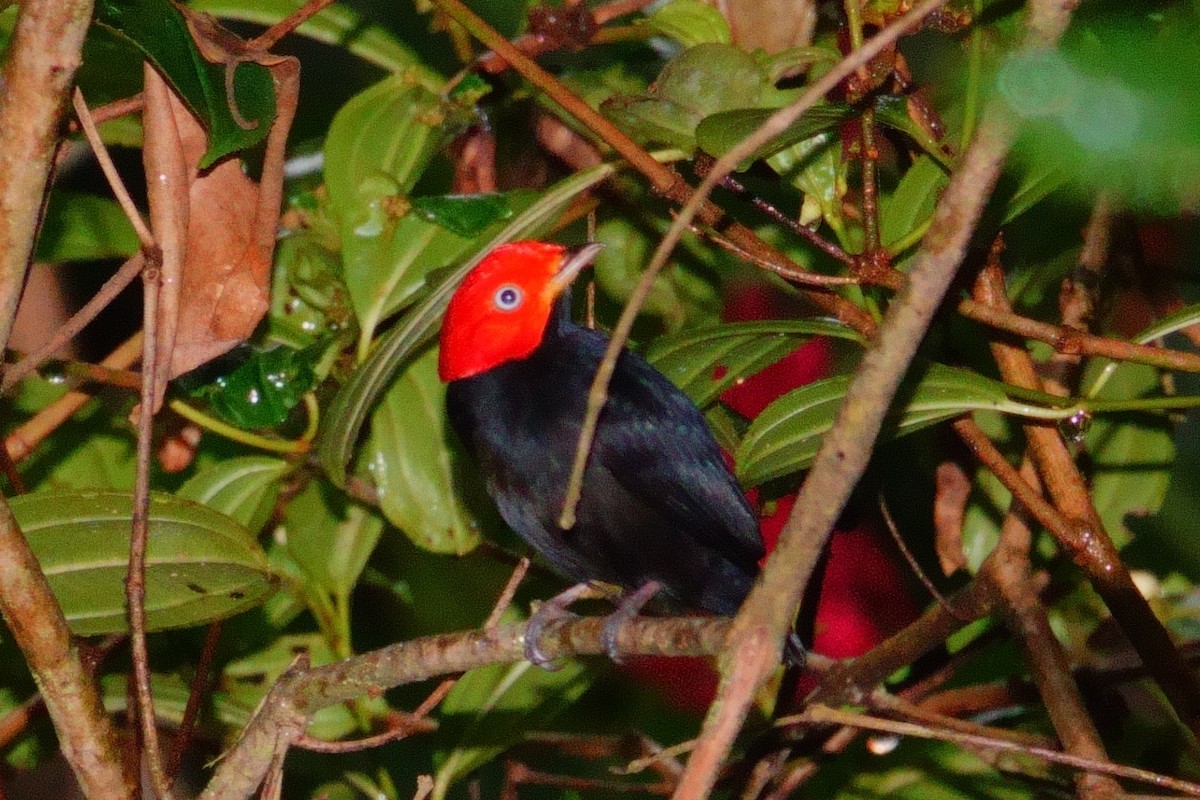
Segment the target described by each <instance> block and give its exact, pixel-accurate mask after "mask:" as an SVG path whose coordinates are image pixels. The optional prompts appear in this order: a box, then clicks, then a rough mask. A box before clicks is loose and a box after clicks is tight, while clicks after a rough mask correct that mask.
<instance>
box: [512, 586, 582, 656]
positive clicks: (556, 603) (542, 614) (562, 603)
mask: <svg viewBox="0 0 1200 800" xmlns="http://www.w3.org/2000/svg"><path fill="white" fill-rule="evenodd" d="M595 596H596V590H595V588H594V587H593V586H592V585H591V584H590V583H579V584H576V585H575V586H572V587H571V588H570V589H567V590H566V591H565V592H559V593H558V594H556V595H554V597H551V598H550V599H549V600H547V601H545V602H544V603H542V604H541V605H539V606H538V607H537V609H536V610H535V611H534V612H533V616H531V617H530V618H529V622H528V624H527V625H526V626H525V658H526V660H527V661H529V663H531V664H535V665H537V666H539V667H541V668H542V669H545V670H547V671H549V672H553V671H555V670H557V669H558V667H556V666H554V665H553V664H551V663H550V662H551V661H552V660H553V659H551V658H550V656H548V655H546V653H545V651H543V650H542V647H541V644H540V642H541V640H542V635H543V634H545V632H546V629H547V628H548V627H550V625H551V624H552V623H554V622H557V621H559V620H561V619H563V618H564V617H574V616H575V615H574V614H572V613H570V612H569V611H567V609H568V608H569V607H570V606H571V604H572V603H574V602H576V601H578V600H584V599H589V598H592V597H595Z"/></svg>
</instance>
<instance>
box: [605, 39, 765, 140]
mask: <svg viewBox="0 0 1200 800" xmlns="http://www.w3.org/2000/svg"><path fill="white" fill-rule="evenodd" d="M786 96H787V94H786V93H782V92H780V91H779V90H777V89H776V88H775V86H774V84H773V83H772V81H771V77H770V75H768V74H767V72H766V70H765V69H764V68H763V66H762V65H761V64H760V63H759V62H758V60H757V59H755V57H754V56H752V55H750V54H749V53H747V52H746V51H744V50H742V49H741V48H738V47H735V46H734V45H726V44H698V45H696V46H695V47H690V48H688V49H687V50H684V51H683V52H682V53H680V54H679V55H677V56H676V57H675V58H673V59H671V61H670V63H668V64H667V65H666V66H665V67H663V69H662V72H660V73H659V76H658V79H657V80H656V81H655V82H654V83H653V84H652V85H651V86H650V88H649V89H648V90H647V92H646V94H644V95H634V96H625V97H614V98H612V99H610V100H608V101H606V102H605V103H604V104H603V106H602V107H601V110H602V111H603V112H604V114H605V115H606V116H608V117H610V118H611V119H612V120H613V121H614V122H616V123H617V124H618V125H620V126H622V127H623V128H625V129H626V130H628V131H630V132H631V133H632V134H633V135H634V136H637V137H639V138H640V139H642V140H644V141H653V142H662V143H664V144H669V145H673V146H675V147H679V148H681V149H683V150H691V149H692V147H693V146H694V144H695V141H696V139H695V137H696V131H697V127H696V126H697V125H699V124H700V122H701V120H703V119H705V118H706V117H708V116H710V115H713V114H716V113H718V112H721V111H731V110H733V109H737V108H745V107H757V106H777V105H780V104H781V103H782V102H783V98H785V97H786Z"/></svg>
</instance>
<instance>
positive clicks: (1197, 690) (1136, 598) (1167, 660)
mask: <svg viewBox="0 0 1200 800" xmlns="http://www.w3.org/2000/svg"><path fill="white" fill-rule="evenodd" d="M975 295H976V299H977V300H979V301H981V302H984V303H987V304H988V305H992V306H997V307H1000V308H1006V307H1007V304H1008V297H1007V296H1006V295H1005V293H1004V277H1003V275H1002V274H1001V272H1000V268H999V267H998V266H996V265H995V264H994V263H989V264H988V265H987V266H986V267H984V269H983V271H982V272H981V273H980V277H979V281H978V283H977V284H976V289H975ZM992 353H993V355H994V357H995V358H996V363H997V364H998V365H999V367H1000V373H1001V375H1003V376H1004V379H1005V380H1006V381H1007V382H1008V383H1011V384H1013V385H1016V386H1022V387H1025V388H1031V389H1039V390H1040V389H1041V387H1042V384H1041V380H1040V379H1039V378H1038V376H1037V372H1036V370H1035V369H1034V365H1033V359H1032V358H1031V357H1030V356H1029V353H1028V352H1027V351H1026V350H1025V348H1024V347H1015V346H1013V345H1008V344H998V343H994V344H993V345H992ZM1025 436H1026V439H1027V441H1028V447H1029V452H1030V455H1031V456H1032V458H1033V461H1034V463H1035V464H1036V465H1037V468H1038V473H1039V475H1040V477H1041V479H1042V482H1043V483H1044V484H1045V485H1046V491H1047V494H1048V495H1049V496H1050V498H1051V499H1052V500H1053V501H1054V504H1055V505H1056V506H1057V507H1058V509H1059V510H1060V511H1061V513H1062V516H1064V517H1065V518H1066V519H1067V520H1068V522H1069V524H1068V525H1067V526H1066V527H1065V528H1051V529H1050V531H1051V533H1052V534H1053V535H1054V537H1055V540H1056V541H1057V542H1058V545H1059V547H1061V548H1062V549H1063V551H1064V552H1066V553H1067V554H1068V555H1069V556H1070V557H1071V559H1072V560H1073V561H1074V562H1075V563H1076V564H1077V565H1078V566H1079V567H1080V568H1081V569H1083V570H1084V572H1085V573H1086V574H1087V576H1088V579H1089V580H1090V581H1091V583H1092V586H1093V587H1094V588H1095V589H1096V591H1097V592H1098V593H1099V594H1100V596H1101V597H1102V598H1103V599H1104V603H1105V605H1107V606H1108V608H1109V610H1110V611H1112V614H1113V618H1114V619H1115V620H1116V622H1117V624H1118V625H1119V626H1120V627H1121V631H1122V632H1123V633H1124V634H1125V636H1126V637H1127V638H1128V639H1129V643H1130V644H1131V645H1132V646H1133V648H1134V649H1135V650H1136V651H1137V652H1138V654H1139V655H1140V656H1141V658H1142V662H1143V663H1144V664H1145V665H1146V667H1147V669H1148V670H1149V672H1150V675H1151V676H1152V677H1153V678H1154V680H1155V682H1157V683H1158V685H1159V687H1160V688H1161V689H1162V690H1163V694H1165V695H1166V697H1167V700H1168V701H1169V702H1170V703H1171V706H1172V707H1173V708H1174V709H1175V713H1177V714H1178V715H1179V718H1180V719H1181V720H1182V721H1183V722H1184V724H1186V725H1187V726H1188V727H1189V728H1190V729H1191V730H1192V731H1193V732H1194V733H1200V681H1197V679H1196V676H1195V674H1194V673H1193V672H1192V671H1191V670H1190V669H1189V668H1188V666H1187V664H1185V663H1184V660H1183V658H1182V657H1181V656H1180V654H1179V651H1178V650H1177V649H1176V648H1175V645H1174V643H1173V642H1172V641H1171V637H1170V635H1169V634H1168V633H1167V630H1166V628H1164V627H1163V625H1162V623H1161V622H1160V621H1159V620H1158V618H1157V617H1156V616H1155V615H1154V612H1153V610H1152V609H1151V608H1150V604H1149V603H1148V602H1146V598H1145V597H1143V596H1142V594H1141V592H1139V591H1138V590H1137V587H1136V586H1134V583H1133V578H1132V577H1130V575H1129V570H1128V568H1126V566H1125V563H1124V562H1123V561H1122V560H1121V556H1120V554H1119V553H1118V552H1117V548H1116V546H1115V545H1114V544H1113V542H1112V539H1111V537H1109V535H1108V532H1107V531H1106V530H1105V529H1104V523H1103V522H1102V521H1101V520H1100V515H1099V514H1098V513H1097V512H1096V508H1095V505H1093V503H1092V499H1091V494H1090V492H1089V491H1088V487H1087V482H1086V481H1085V480H1084V478H1083V475H1082V474H1080V472H1079V468H1078V467H1077V466H1076V465H1075V460H1074V458H1072V456H1071V451H1070V450H1069V449H1068V447H1067V444H1066V442H1064V441H1063V439H1062V436H1061V435H1060V434H1059V432H1058V430H1057V429H1056V428H1054V427H1051V426H1046V425H1037V424H1030V425H1026V426H1025Z"/></svg>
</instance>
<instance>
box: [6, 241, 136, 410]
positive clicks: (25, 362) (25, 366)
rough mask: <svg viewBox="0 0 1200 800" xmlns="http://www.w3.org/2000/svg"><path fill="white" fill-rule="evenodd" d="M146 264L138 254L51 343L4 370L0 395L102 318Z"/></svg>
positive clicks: (102, 287) (51, 339) (72, 318)
mask: <svg viewBox="0 0 1200 800" xmlns="http://www.w3.org/2000/svg"><path fill="white" fill-rule="evenodd" d="M144 263H145V260H144V258H143V257H142V254H141V253H137V254H136V255H134V256H133V257H132V258H130V259H129V260H128V261H126V262H125V263H124V264H122V265H121V268H120V269H119V270H117V272H116V274H114V275H113V276H112V277H111V278H109V279H108V280H107V281H105V282H104V285H103V286H101V287H100V291H98V292H96V294H95V295H93V296H92V298H91V299H90V300H88V301H87V303H85V304H84V305H83V307H82V308H80V309H79V310H78V311H76V312H75V313H74V314H72V315H71V318H70V319H69V320H67V321H66V322H64V323H63V324H62V326H61V327H59V329H58V330H56V331H55V332H54V336H52V337H51V338H50V341H48V342H46V343H45V344H44V345H42V346H41V347H39V348H38V349H37V350H36V351H34V352H32V353H30V354H29V355H27V356H25V357H24V358H22V359H21V360H20V361H18V362H17V363H16V364H14V365H13V366H12V367H10V368H9V369H7V370H5V372H4V380H3V382H0V394H7V393H8V392H10V391H12V388H13V387H14V386H16V385H17V384H18V383H19V382H20V381H22V380H24V379H25V378H26V377H28V376H29V375H32V374H33V373H34V372H35V371H36V370H37V368H38V367H40V366H41V365H42V364H43V363H44V362H45V361H46V359H48V358H50V357H51V356H53V355H54V354H55V353H57V352H58V351H59V350H61V349H62V348H63V347H64V346H65V345H66V344H67V343H68V342H69V341H71V340H72V339H74V338H75V337H76V336H78V335H79V333H80V332H81V331H82V330H83V329H84V328H86V327H87V326H88V324H89V323H91V321H92V320H94V319H95V318H96V317H97V316H99V314H100V312H101V311H103V310H104V309H105V308H107V307H108V305H109V304H110V303H111V302H112V301H113V300H114V299H115V298H116V297H117V295H119V294H120V293H121V292H123V291H124V290H125V289H126V288H127V287H128V286H129V284H131V283H133V280H134V278H136V277H137V276H138V275H140V274H141V272H142V266H143V264H144Z"/></svg>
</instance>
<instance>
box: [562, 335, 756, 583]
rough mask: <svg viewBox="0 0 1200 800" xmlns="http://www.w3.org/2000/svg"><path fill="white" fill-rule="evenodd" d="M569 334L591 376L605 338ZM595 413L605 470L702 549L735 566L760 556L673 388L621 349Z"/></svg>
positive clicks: (702, 433)
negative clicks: (601, 409)
mask: <svg viewBox="0 0 1200 800" xmlns="http://www.w3.org/2000/svg"><path fill="white" fill-rule="evenodd" d="M568 338H569V340H568V342H566V343H565V344H566V345H567V346H571V345H574V346H575V347H576V348H577V350H576V352H579V353H581V354H584V353H586V354H587V355H588V356H589V357H588V358H587V359H584V360H586V361H588V362H594V364H595V366H594V367H593V368H592V369H591V370H590V372H591V373H592V374H594V373H595V368H596V367H598V366H599V362H600V358H601V357H602V356H603V353H604V349H605V348H606V347H607V345H608V341H607V339H606V338H605V337H604V336H603V335H601V334H599V333H596V332H595V331H590V330H587V329H584V328H576V330H575V333H574V335H573V336H571V337H568ZM589 381H590V378H589ZM601 419H602V422H603V423H605V424H601V425H600V427H599V429H598V431H597V437H596V443H595V445H594V446H593V450H592V458H593V459H594V460H595V461H596V462H598V464H599V465H600V466H602V467H603V468H604V469H605V471H607V472H609V473H611V474H612V475H613V476H614V478H615V479H616V480H617V481H618V482H620V483H621V484H622V485H623V486H625V488H626V489H627V490H628V491H629V492H630V493H631V494H633V495H635V496H637V497H640V498H642V499H643V500H644V501H646V502H648V503H653V504H654V505H656V506H657V507H659V508H661V509H662V510H663V511H664V513H665V514H666V515H667V516H669V519H670V522H671V524H672V525H674V526H675V527H677V528H678V529H679V530H681V531H684V532H686V533H688V534H689V535H691V536H693V537H694V538H696V539H697V540H699V541H700V542H701V543H702V544H704V545H705V546H706V547H711V548H713V549H715V550H717V551H718V552H720V553H721V554H722V555H724V556H725V557H726V558H728V559H729V560H731V561H733V562H735V563H737V564H755V565H757V563H758V561H759V559H761V558H762V557H763V546H762V539H761V537H760V535H759V532H758V522H757V520H756V519H755V516H754V513H753V512H752V511H751V510H750V506H749V504H748V503H747V502H746V496H745V494H743V492H742V490H741V488H740V487H739V486H738V485H737V482H736V481H735V480H734V479H733V476H732V475H731V474H730V473H729V469H728V467H727V466H726V465H725V461H724V458H723V457H722V455H721V450H720V448H719V447H718V446H717V444H716V441H715V440H714V439H713V437H712V434H711V433H710V432H709V429H708V424H707V423H706V422H705V421H704V417H703V416H702V415H701V414H700V412H699V410H698V409H697V408H696V407H695V405H693V404H692V401H691V400H690V399H688V397H687V396H686V395H685V394H684V393H683V392H682V391H680V389H679V388H678V387H676V386H675V385H674V384H673V383H671V382H670V381H669V380H668V379H667V378H666V377H665V376H664V375H663V374H662V373H661V372H659V371H658V370H656V369H655V368H654V367H652V366H650V365H649V364H648V363H646V361H645V360H644V359H643V358H642V357H641V356H639V355H637V354H636V353H631V352H629V351H626V352H624V353H622V354H621V358H620V359H619V360H618V361H617V366H616V369H615V370H614V371H613V376H612V381H611V383H610V386H609V399H608V403H607V404H606V406H605V409H604V413H603V416H602V417H601Z"/></svg>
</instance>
